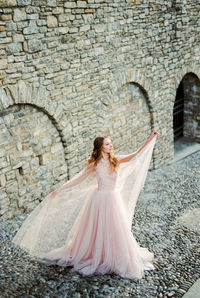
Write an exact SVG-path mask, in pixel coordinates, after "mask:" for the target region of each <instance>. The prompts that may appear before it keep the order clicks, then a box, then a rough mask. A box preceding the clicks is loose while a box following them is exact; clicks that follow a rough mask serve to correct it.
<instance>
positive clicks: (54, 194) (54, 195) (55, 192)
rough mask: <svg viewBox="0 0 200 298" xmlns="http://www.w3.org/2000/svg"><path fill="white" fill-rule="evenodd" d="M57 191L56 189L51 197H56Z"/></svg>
mask: <svg viewBox="0 0 200 298" xmlns="http://www.w3.org/2000/svg"><path fill="white" fill-rule="evenodd" d="M57 193H58V191H57V190H54V191H53V192H52V193H51V198H52V199H55V197H56V196H57Z"/></svg>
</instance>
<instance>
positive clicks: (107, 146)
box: [102, 138, 113, 153]
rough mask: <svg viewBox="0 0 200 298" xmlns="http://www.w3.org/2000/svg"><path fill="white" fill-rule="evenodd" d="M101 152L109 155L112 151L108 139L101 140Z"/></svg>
mask: <svg viewBox="0 0 200 298" xmlns="http://www.w3.org/2000/svg"><path fill="white" fill-rule="evenodd" d="M102 151H103V152H104V153H111V152H112V151H113V145H112V142H111V140H110V139H108V138H105V139H104V140H103V147H102Z"/></svg>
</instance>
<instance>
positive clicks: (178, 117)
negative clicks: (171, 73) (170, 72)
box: [173, 81, 184, 141]
mask: <svg viewBox="0 0 200 298" xmlns="http://www.w3.org/2000/svg"><path fill="white" fill-rule="evenodd" d="M183 126H184V89H183V82H182V81H181V83H180V84H179V86H178V89H177V92H176V99H175V102H174V109H173V129H174V140H175V141H176V140H177V139H178V138H180V137H182V136H183Z"/></svg>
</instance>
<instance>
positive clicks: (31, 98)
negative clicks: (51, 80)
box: [0, 81, 65, 146]
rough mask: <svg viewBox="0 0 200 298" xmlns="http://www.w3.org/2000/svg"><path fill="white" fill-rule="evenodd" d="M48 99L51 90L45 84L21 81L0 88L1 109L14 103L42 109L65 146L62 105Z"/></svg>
mask: <svg viewBox="0 0 200 298" xmlns="http://www.w3.org/2000/svg"><path fill="white" fill-rule="evenodd" d="M42 99H46V100H42ZM47 99H49V92H48V91H47V89H46V88H44V87H43V86H39V87H38V86H34V85H31V84H27V83H26V84H25V83H24V81H19V82H18V84H15V85H9V86H7V87H3V88H0V111H1V110H3V109H6V108H8V107H9V106H12V105H14V104H29V105H32V106H34V107H36V108H38V109H40V110H42V111H43V112H44V113H45V114H47V115H48V117H49V118H50V119H51V120H52V121H53V123H54V125H55V126H56V128H57V130H58V132H59V134H60V137H61V140H62V142H63V145H64V146H65V139H64V138H63V137H64V134H63V133H62V131H63V129H64V127H63V126H61V125H60V120H61V119H62V118H63V117H64V114H63V109H62V105H58V104H56V103H54V102H53V103H52V102H51V103H48V101H47Z"/></svg>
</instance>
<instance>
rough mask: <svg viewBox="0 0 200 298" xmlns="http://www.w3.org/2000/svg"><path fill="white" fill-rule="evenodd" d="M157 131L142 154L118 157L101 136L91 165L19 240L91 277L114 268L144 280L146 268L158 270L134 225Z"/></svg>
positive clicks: (35, 216) (37, 213) (33, 218)
mask: <svg viewBox="0 0 200 298" xmlns="http://www.w3.org/2000/svg"><path fill="white" fill-rule="evenodd" d="M157 135H158V133H157V132H153V133H152V135H151V136H150V138H149V139H148V140H147V141H146V143H145V144H144V145H143V146H142V147H141V148H140V149H139V150H138V151H137V152H135V153H132V154H130V155H126V156H114V154H113V146H112V142H111V140H110V138H109V137H98V138H96V139H95V140H94V149H93V152H92V154H91V157H90V159H89V160H88V164H87V167H86V169H85V170H84V171H83V172H81V173H80V174H78V175H77V176H76V177H74V178H73V179H71V180H69V181H68V182H67V183H65V184H64V185H63V186H62V187H60V188H59V189H57V190H55V191H54V192H53V193H52V194H50V196H48V197H47V198H46V199H45V200H44V202H42V203H41V204H40V205H41V206H40V205H39V206H38V207H37V208H36V210H34V211H33V212H32V214H31V215H30V216H29V217H28V219H27V220H26V221H25V223H24V224H23V226H22V228H21V229H20V230H19V232H18V234H17V235H16V236H15V238H14V242H15V243H17V244H19V245H20V246H21V247H23V248H25V249H27V250H28V251H29V252H30V253H32V254H33V255H35V256H38V257H40V258H43V259H45V260H47V261H48V262H50V263H55V264H58V265H60V266H73V270H74V271H77V272H79V273H81V274H82V275H85V276H87V275H91V274H105V273H112V272H114V273H116V274H119V275H120V276H121V277H124V278H130V279H141V278H142V277H143V275H144V270H151V269H154V266H153V264H152V261H153V254H152V253H150V252H149V251H148V250H147V249H146V248H141V247H140V246H139V245H138V243H137V242H136V240H135V238H134V237H133V235H132V232H131V223H132V217H133V213H134V207H135V203H136V201H137V197H138V195H139V192H140V190H141V188H142V186H143V185H144V181H145V178H146V174H147V170H148V167H149V163H150V160H151V155H152V151H153V147H154V144H155V139H156V136H157ZM94 176H96V180H97V182H98V185H96V184H95V182H94V180H95V179H92V177H94ZM88 177H91V180H87V179H86V178H88ZM86 180H87V182H86V183H85V185H84V183H83V181H86ZM81 182H82V183H81ZM81 185H83V186H81ZM121 195H122V196H123V199H122V197H121ZM50 198H51V199H52V200H51V202H49V201H50ZM47 200H48V201H47ZM58 235H59V236H58ZM52 248H54V249H53V250H52Z"/></svg>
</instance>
